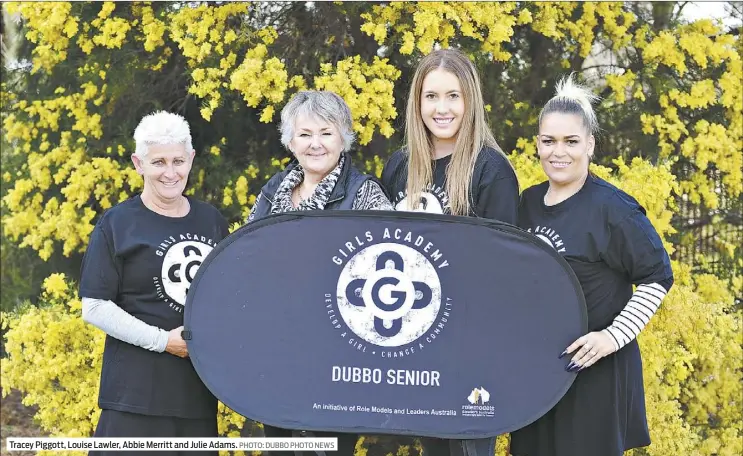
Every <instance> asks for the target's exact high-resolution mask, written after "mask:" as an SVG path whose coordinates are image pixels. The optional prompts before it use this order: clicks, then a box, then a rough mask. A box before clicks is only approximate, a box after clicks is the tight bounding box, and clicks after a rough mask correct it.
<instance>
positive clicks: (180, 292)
mask: <svg viewBox="0 0 743 456" xmlns="http://www.w3.org/2000/svg"><path fill="white" fill-rule="evenodd" d="M211 251H212V246H210V245H207V244H204V243H203V242H198V241H182V242H179V243H177V244H175V245H173V246H171V247H170V248H169V249H168V251H167V252H166V253H165V256H164V258H163V267H162V271H161V276H162V283H163V289H164V290H165V293H167V295H168V296H169V297H170V299H172V300H173V301H175V302H176V303H178V304H180V305H182V306H183V305H185V304H186V293H188V288H189V287H190V286H191V282H192V281H193V279H194V277H196V271H197V270H198V269H199V266H201V263H202V262H203V261H204V258H206V256H207V255H208V254H209V252H211Z"/></svg>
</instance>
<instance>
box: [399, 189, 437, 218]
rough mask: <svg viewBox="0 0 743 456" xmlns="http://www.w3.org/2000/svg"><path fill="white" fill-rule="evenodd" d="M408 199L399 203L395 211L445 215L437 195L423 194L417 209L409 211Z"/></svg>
mask: <svg viewBox="0 0 743 456" xmlns="http://www.w3.org/2000/svg"><path fill="white" fill-rule="evenodd" d="M407 207H408V197H407V196H406V197H405V198H403V199H402V200H400V202H399V203H397V204H396V205H395V210H398V211H412V212H428V213H431V214H443V213H444V208H443V207H442V206H441V202H440V201H439V199H438V198H436V195H433V194H432V193H429V192H421V196H420V201H419V202H418V206H417V207H416V208H415V209H412V210H411V209H408V208H407Z"/></svg>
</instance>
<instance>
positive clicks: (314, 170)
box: [247, 91, 394, 456]
mask: <svg viewBox="0 0 743 456" xmlns="http://www.w3.org/2000/svg"><path fill="white" fill-rule="evenodd" d="M280 131H281V143H282V144H283V145H284V147H286V148H287V149H288V150H289V151H290V152H291V153H292V154H293V155H294V157H295V158H296V162H293V163H291V164H290V165H289V166H287V168H286V169H285V170H284V171H281V172H279V173H277V174H276V175H274V176H273V177H272V178H271V179H270V180H269V181H268V183H267V184H266V185H265V186H263V188H262V189H261V193H260V194H259V195H258V199H257V200H256V202H255V205H253V209H252V211H251V212H250V215H249V216H248V221H247V223H250V222H252V221H254V220H257V219H259V218H261V217H265V216H267V215H270V214H278V213H282V212H289V211H305V210H389V211H392V210H394V208H393V207H392V203H390V201H389V199H388V198H387V196H386V195H385V193H384V191H383V190H382V186H381V185H380V184H379V183H377V181H376V179H375V178H374V177H372V176H370V175H368V174H364V173H362V172H361V171H359V170H358V169H357V168H356V167H355V166H353V164H352V163H351V155H350V154H349V153H348V150H349V149H350V148H351V145H352V144H353V140H354V133H353V120H352V117H351V110H350V109H349V108H348V105H347V104H346V102H345V101H344V100H343V98H341V97H340V96H338V95H337V94H335V93H333V92H326V91H305V92H299V93H297V94H296V95H295V96H294V97H293V98H292V99H291V100H290V101H289V103H287V104H286V106H285V107H284V109H283V110H282V111H281V126H280ZM263 429H264V432H265V435H266V437H291V436H292V433H293V431H292V430H291V429H283V428H278V427H275V426H270V425H267V424H264V425H263ZM314 434H315V436H316V437H337V438H338V451H337V452H336V454H337V455H338V456H353V454H354V451H355V447H356V440H357V439H358V436H357V435H356V434H344V433H338V432H335V433H333V432H315V433H314ZM271 453H272V454H273V456H294V452H290V451H273V452H271Z"/></svg>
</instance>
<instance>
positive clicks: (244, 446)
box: [6, 437, 338, 451]
mask: <svg viewBox="0 0 743 456" xmlns="http://www.w3.org/2000/svg"><path fill="white" fill-rule="evenodd" d="M6 447H7V448H6V449H7V450H8V451H89V450H107V451H172V450H179V451H204V450H227V451H252V450H266V451H270V450H283V451H294V450H308V451H318V450H319V451H337V450H338V439H337V438H335V437H329V438H316V437H298V438H262V437H261V438H258V437H255V438H254V437H251V438H231V437H216V438H176V437H174V438H140V437H131V438H129V437H126V438H123V437H116V438H103V437H89V438H60V437H8V439H7V440H6Z"/></svg>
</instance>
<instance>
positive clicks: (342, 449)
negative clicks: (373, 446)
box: [263, 424, 359, 456]
mask: <svg viewBox="0 0 743 456" xmlns="http://www.w3.org/2000/svg"><path fill="white" fill-rule="evenodd" d="M263 433H264V435H265V436H266V437H271V438H289V437H291V436H292V430H291V429H284V428H280V427H275V426H269V425H268V424H264V425H263ZM312 434H313V435H314V437H319V438H332V437H337V438H338V451H329V452H327V453H326V455H327V456H353V455H354V453H355V451H356V441H357V440H358V439H359V436H358V434H344V433H342V432H323V431H312ZM268 453H269V454H270V456H294V451H269V452H268ZM314 454H315V452H314V451H312V450H309V451H305V452H304V456H312V455H314Z"/></svg>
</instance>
